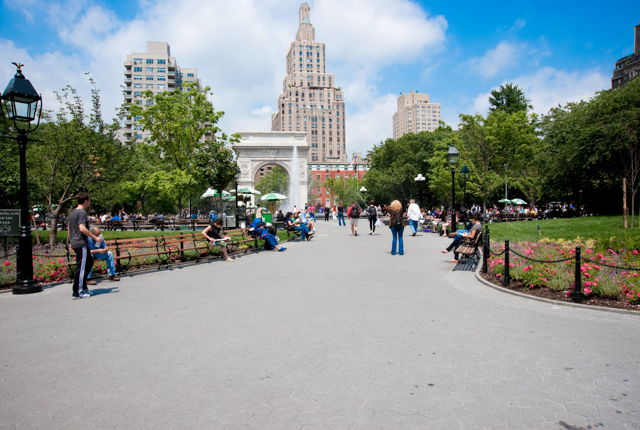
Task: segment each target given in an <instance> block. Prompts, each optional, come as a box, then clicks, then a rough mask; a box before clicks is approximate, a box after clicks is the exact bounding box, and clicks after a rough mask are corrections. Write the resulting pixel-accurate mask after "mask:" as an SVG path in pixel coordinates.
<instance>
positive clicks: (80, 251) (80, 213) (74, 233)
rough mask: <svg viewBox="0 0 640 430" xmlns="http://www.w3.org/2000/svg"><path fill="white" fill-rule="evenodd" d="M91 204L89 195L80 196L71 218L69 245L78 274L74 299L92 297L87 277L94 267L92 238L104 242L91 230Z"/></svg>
mask: <svg viewBox="0 0 640 430" xmlns="http://www.w3.org/2000/svg"><path fill="white" fill-rule="evenodd" d="M90 204H91V199H90V197H89V194H87V193H80V194H78V206H77V207H76V208H75V209H74V210H73V212H71V215H70V216H69V245H70V246H71V248H72V249H73V252H75V254H76V273H75V276H74V278H73V299H74V300H75V299H86V298H87V297H89V296H90V295H91V292H90V291H89V290H88V289H87V276H89V272H91V268H92V267H93V257H91V251H90V250H89V241H88V238H89V237H90V238H91V239H93V241H94V242H95V243H96V244H98V245H99V244H100V243H101V242H102V238H101V237H99V236H96V235H95V234H93V233H91V231H90V230H89V217H88V216H87V208H89V205H90Z"/></svg>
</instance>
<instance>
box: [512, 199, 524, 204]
mask: <svg viewBox="0 0 640 430" xmlns="http://www.w3.org/2000/svg"><path fill="white" fill-rule="evenodd" d="M511 203H513V204H514V205H526V204H527V202H525V201H524V200H522V199H513V200H511Z"/></svg>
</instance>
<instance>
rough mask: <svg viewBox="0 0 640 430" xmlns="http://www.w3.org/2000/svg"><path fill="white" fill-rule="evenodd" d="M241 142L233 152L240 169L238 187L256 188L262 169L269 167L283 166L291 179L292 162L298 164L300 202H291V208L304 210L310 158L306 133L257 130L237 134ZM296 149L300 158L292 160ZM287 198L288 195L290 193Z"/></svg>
mask: <svg viewBox="0 0 640 430" xmlns="http://www.w3.org/2000/svg"><path fill="white" fill-rule="evenodd" d="M238 134H239V135H240V142H239V143H237V144H235V145H234V147H233V149H234V151H235V152H236V154H237V155H238V167H240V177H239V178H238V188H243V187H250V188H253V187H254V186H255V181H254V178H255V177H256V174H257V173H258V171H259V169H260V168H261V167H263V166H265V165H267V164H277V165H279V166H281V167H282V168H283V169H284V170H285V171H286V172H287V175H288V176H289V180H291V179H292V163H293V162H297V163H298V171H299V172H300V178H299V179H300V185H299V191H298V196H299V197H298V200H300V201H296V202H292V201H289V202H288V203H289V205H290V206H293V205H297V206H298V207H304V204H305V202H306V201H307V200H306V199H307V185H308V184H307V155H308V153H309V146H308V145H307V133H300V132H296V131H256V132H244V131H243V132H238ZM294 147H295V148H296V149H297V152H298V156H297V158H296V160H293V159H292V158H293V149H294ZM286 194H287V197H290V196H289V193H288V192H287V193H286Z"/></svg>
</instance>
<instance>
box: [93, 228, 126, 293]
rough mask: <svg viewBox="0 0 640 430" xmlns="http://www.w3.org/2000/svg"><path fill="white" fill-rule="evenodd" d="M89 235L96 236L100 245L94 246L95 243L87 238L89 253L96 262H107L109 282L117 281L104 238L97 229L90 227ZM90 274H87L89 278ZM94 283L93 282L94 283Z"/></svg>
mask: <svg viewBox="0 0 640 430" xmlns="http://www.w3.org/2000/svg"><path fill="white" fill-rule="evenodd" d="M89 230H90V231H91V233H93V234H94V235H96V236H98V237H99V238H100V239H102V240H101V241H100V243H98V244H96V242H95V241H94V240H93V239H91V237H88V240H89V250H90V251H91V256H92V257H93V258H94V259H96V260H106V262H107V273H108V274H109V280H110V281H119V280H120V278H118V277H117V276H116V266H115V264H114V260H113V252H111V251H108V250H107V244H106V243H104V238H103V237H102V234H101V233H100V229H99V228H98V227H95V226H94V227H91V228H90V229H89ZM92 272H93V271H91V272H89V278H91V275H92ZM94 282H95V281H94Z"/></svg>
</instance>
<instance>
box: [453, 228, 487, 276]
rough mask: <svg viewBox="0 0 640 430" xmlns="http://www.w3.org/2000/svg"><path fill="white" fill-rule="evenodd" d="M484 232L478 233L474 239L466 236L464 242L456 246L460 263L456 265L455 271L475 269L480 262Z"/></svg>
mask: <svg viewBox="0 0 640 430" xmlns="http://www.w3.org/2000/svg"><path fill="white" fill-rule="evenodd" d="M482 236H483V234H482V233H480V234H478V235H477V236H476V237H475V238H474V239H472V238H470V237H465V238H464V239H463V240H462V243H461V244H460V245H458V247H457V248H456V252H457V253H458V254H459V259H458V264H456V265H455V267H454V268H453V271H454V272H455V271H456V270H475V268H476V267H477V266H478V263H479V262H480V250H479V249H478V248H479V247H480V246H481V245H482Z"/></svg>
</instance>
